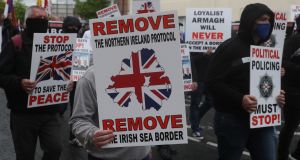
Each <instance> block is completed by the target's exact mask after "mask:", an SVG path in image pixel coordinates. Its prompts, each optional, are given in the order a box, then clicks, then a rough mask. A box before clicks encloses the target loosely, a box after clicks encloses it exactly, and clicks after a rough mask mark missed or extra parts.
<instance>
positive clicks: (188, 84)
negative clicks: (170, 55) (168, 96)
mask: <svg viewBox="0 0 300 160" xmlns="http://www.w3.org/2000/svg"><path fill="white" fill-rule="evenodd" d="M180 53H181V58H182V72H183V84H184V91H185V92H188V91H192V84H193V78H192V68H191V58H190V52H189V47H188V45H187V44H180Z"/></svg>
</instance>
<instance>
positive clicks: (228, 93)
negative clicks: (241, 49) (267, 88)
mask: <svg viewBox="0 0 300 160" xmlns="http://www.w3.org/2000/svg"><path fill="white" fill-rule="evenodd" d="M230 54H231V52H230V51H227V47H224V46H220V47H218V49H217V50H216V52H215V53H214V54H213V55H212V57H211V60H210V63H209V66H208V71H207V74H206V79H205V83H206V85H207V89H208V91H209V93H210V94H211V95H212V97H214V99H215V100H217V101H221V102H225V103H227V104H234V106H241V104H242V99H243V96H244V95H243V94H242V93H240V92H239V91H238V90H236V89H234V88H232V87H230V86H229V85H228V83H227V81H228V80H229V79H230V76H229V73H230V69H231V65H232V58H231V55H230Z"/></svg>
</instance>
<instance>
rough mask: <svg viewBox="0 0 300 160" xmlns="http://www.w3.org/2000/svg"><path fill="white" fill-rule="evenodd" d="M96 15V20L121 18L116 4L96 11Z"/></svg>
mask: <svg viewBox="0 0 300 160" xmlns="http://www.w3.org/2000/svg"><path fill="white" fill-rule="evenodd" d="M96 14H97V16H98V18H105V17H118V16H121V14H120V11H119V7H118V5H117V4H114V5H112V6H109V7H106V8H103V9H101V10H99V11H97V12H96Z"/></svg>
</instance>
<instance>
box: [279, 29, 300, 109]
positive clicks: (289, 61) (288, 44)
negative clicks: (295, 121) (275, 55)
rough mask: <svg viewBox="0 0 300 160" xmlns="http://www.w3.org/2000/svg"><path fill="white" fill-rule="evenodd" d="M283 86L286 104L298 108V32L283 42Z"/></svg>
mask: <svg viewBox="0 0 300 160" xmlns="http://www.w3.org/2000/svg"><path fill="white" fill-rule="evenodd" d="M283 67H284V68H285V71H286V72H285V76H284V77H283V86H284V90H285V91H286V105H287V106H288V107H293V108H298V109H300V101H299V98H300V83H299V82H300V33H299V32H298V33H297V34H296V35H294V36H292V37H290V38H288V39H287V40H286V41H285V44H284V50H283Z"/></svg>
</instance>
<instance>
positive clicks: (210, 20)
mask: <svg viewBox="0 0 300 160" xmlns="http://www.w3.org/2000/svg"><path fill="white" fill-rule="evenodd" d="M231 12H232V11H231V9H229V8H188V9H187V10H186V43H187V44H189V45H190V51H191V52H206V51H207V50H208V49H209V48H212V49H213V52H214V50H215V49H216V48H217V47H218V46H219V45H220V44H221V43H222V42H224V41H225V40H226V39H228V38H230V37H231V14H232V13H231Z"/></svg>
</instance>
